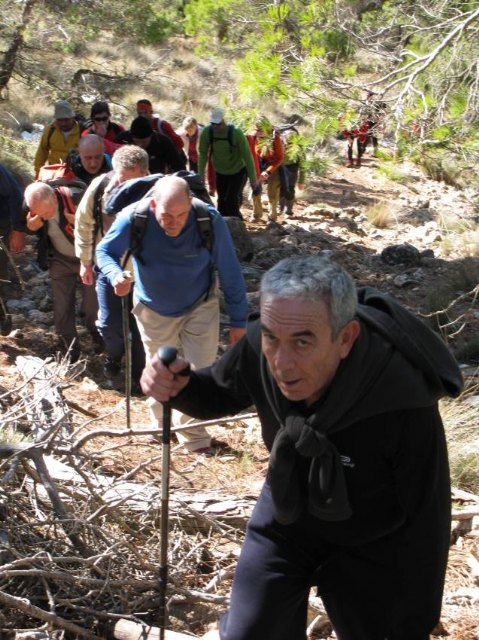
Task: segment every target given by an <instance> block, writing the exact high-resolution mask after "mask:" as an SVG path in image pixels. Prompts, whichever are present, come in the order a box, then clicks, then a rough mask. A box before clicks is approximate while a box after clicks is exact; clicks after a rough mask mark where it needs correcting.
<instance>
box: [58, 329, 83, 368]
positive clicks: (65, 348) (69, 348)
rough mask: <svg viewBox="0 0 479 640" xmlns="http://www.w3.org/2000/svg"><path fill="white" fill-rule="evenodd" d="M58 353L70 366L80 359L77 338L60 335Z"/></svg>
mask: <svg viewBox="0 0 479 640" xmlns="http://www.w3.org/2000/svg"><path fill="white" fill-rule="evenodd" d="M60 351H61V353H62V355H63V356H64V357H65V358H66V359H67V360H68V362H69V363H70V364H75V362H78V360H79V359H80V355H81V351H80V341H79V340H78V338H77V337H72V336H64V335H60Z"/></svg>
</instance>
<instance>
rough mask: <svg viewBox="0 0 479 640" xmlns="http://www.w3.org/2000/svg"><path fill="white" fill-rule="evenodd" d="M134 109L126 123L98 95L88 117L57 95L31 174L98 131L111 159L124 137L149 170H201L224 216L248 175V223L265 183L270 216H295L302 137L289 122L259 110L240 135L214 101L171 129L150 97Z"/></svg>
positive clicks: (236, 208) (258, 213) (235, 207)
mask: <svg viewBox="0 0 479 640" xmlns="http://www.w3.org/2000/svg"><path fill="white" fill-rule="evenodd" d="M136 113H137V116H136V118H135V119H134V120H133V121H132V122H131V125H130V128H129V129H128V130H127V129H125V127H124V126H123V125H122V124H120V123H117V122H114V121H113V120H112V117H111V111H110V108H109V105H108V103H107V102H104V101H99V102H95V103H94V104H93V105H92V107H91V111H90V118H89V119H88V120H85V119H83V118H81V117H80V116H79V115H78V114H76V113H75V112H74V110H73V108H72V107H71V105H70V104H69V103H68V102H67V101H65V100H59V101H57V102H56V103H55V109H54V122H53V123H52V124H50V125H49V126H47V127H46V128H45V130H44V131H43V135H42V137H41V140H40V143H39V146H38V150H37V153H36V156H35V163H34V165H35V175H36V177H38V174H39V171H40V169H41V167H43V166H44V165H45V164H49V165H51V164H57V163H59V162H60V161H67V160H68V158H69V155H70V154H71V153H75V152H76V151H77V150H78V145H79V143H80V141H81V140H82V139H83V138H84V137H86V136H91V135H96V136H98V137H99V138H101V140H102V141H103V146H104V153H105V154H106V155H107V157H109V158H110V159H111V157H112V156H113V155H114V153H115V152H116V151H117V150H118V149H119V148H120V147H121V146H123V145H124V144H134V145H136V146H139V147H141V148H142V149H145V151H146V152H147V153H148V157H149V171H150V172H151V173H172V172H175V171H181V170H183V169H186V167H188V168H189V170H190V171H193V172H195V173H198V174H199V175H200V177H201V178H202V179H204V181H205V184H207V186H208V191H209V194H210V195H211V196H213V195H215V194H216V195H217V207H218V210H219V212H220V213H221V214H222V215H223V216H236V217H239V218H242V215H241V210H240V208H241V204H242V196H243V190H244V187H245V186H246V183H247V182H248V180H249V183H250V187H251V192H252V194H251V197H252V199H253V206H254V215H253V216H252V217H251V220H250V221H251V222H257V221H259V220H260V219H261V218H262V217H263V211H262V204H261V195H260V194H261V191H262V187H263V186H265V187H266V191H267V196H268V202H269V208H268V219H269V220H276V219H277V216H278V213H282V214H284V215H287V216H292V215H293V204H294V195H295V188H296V186H298V187H299V188H302V187H303V185H304V182H305V172H306V157H305V151H304V140H303V139H302V137H301V136H300V134H299V131H298V129H297V128H296V126H295V125H294V124H286V125H280V126H279V127H273V125H272V124H271V123H270V122H269V120H268V119H267V118H265V117H264V116H258V118H257V121H256V123H255V130H254V131H253V132H252V133H248V134H246V135H245V134H244V133H243V131H242V130H241V129H240V128H239V127H237V126H235V125H233V124H230V123H226V121H225V111H224V109H221V108H216V109H213V111H212V113H211V117H210V121H209V123H208V124H207V125H206V126H203V125H201V124H199V123H198V121H197V120H196V118H194V117H192V116H187V117H185V118H184V120H183V122H182V125H181V127H179V128H178V129H175V128H174V127H173V126H172V125H171V124H170V123H169V122H168V121H167V120H165V119H163V118H161V117H160V116H159V115H158V114H155V113H154V112H153V106H152V104H151V102H150V101H149V100H147V99H141V100H138V102H137V103H136ZM77 158H78V156H77Z"/></svg>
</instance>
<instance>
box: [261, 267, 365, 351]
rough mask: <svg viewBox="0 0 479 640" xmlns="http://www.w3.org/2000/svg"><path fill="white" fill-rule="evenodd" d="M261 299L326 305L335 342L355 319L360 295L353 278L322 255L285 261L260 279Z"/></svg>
mask: <svg viewBox="0 0 479 640" xmlns="http://www.w3.org/2000/svg"><path fill="white" fill-rule="evenodd" d="M260 295H261V298H263V296H272V297H274V298H295V299H298V300H311V301H317V302H324V303H326V305H327V307H328V310H329V318H330V323H331V330H332V335H333V339H335V338H336V337H337V336H338V334H339V332H340V331H341V329H342V328H343V327H344V326H345V325H346V324H347V323H348V322H349V321H350V320H352V319H353V318H354V316H355V314H356V309H357V304H358V302H357V293H356V287H355V285H354V282H353V279H352V278H351V276H350V275H349V274H348V273H347V272H346V271H345V270H344V269H343V268H342V267H340V266H339V265H338V264H336V263H334V262H332V261H331V260H329V259H328V258H324V257H321V256H293V257H291V258H285V259H284V260H281V261H280V262H278V263H277V264H275V265H274V266H273V267H271V269H269V270H268V271H267V272H266V273H265V274H264V276H263V278H262V280H261V288H260Z"/></svg>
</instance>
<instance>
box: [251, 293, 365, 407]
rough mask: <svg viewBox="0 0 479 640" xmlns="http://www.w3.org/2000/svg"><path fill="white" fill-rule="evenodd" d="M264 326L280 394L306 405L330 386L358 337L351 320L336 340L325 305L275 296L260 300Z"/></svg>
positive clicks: (263, 340) (267, 352)
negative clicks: (302, 401)
mask: <svg viewBox="0 0 479 640" xmlns="http://www.w3.org/2000/svg"><path fill="white" fill-rule="evenodd" d="M261 325H262V334H261V335H262V337H261V345H262V350H263V353H264V355H265V358H266V360H267V362H268V366H269V369H270V371H271V374H272V376H273V378H274V379H275V381H276V384H277V385H278V387H279V389H280V391H281V393H282V394H283V395H284V396H285V397H286V398H287V399H288V400H292V401H300V400H304V401H305V402H306V404H308V405H311V404H313V403H314V402H316V400H318V399H319V398H320V397H321V396H322V395H323V393H324V392H325V391H326V389H327V388H328V386H329V385H330V384H331V381H332V380H333V378H334V376H335V374H336V371H337V369H338V367H339V364H340V362H341V360H342V359H343V358H345V357H346V356H347V355H348V354H349V352H350V350H351V347H352V346H353V344H354V341H355V340H356V338H357V336H358V333H359V324H358V323H357V321H355V320H353V321H351V322H348V324H347V325H346V326H345V327H343V329H342V330H341V331H340V333H339V335H338V337H337V338H336V339H334V340H333V339H332V331H331V325H330V320H329V312H328V308H327V306H326V304H325V303H324V302H312V301H309V300H298V299H294V300H293V299H290V298H277V297H273V296H271V295H265V296H263V298H262V300H261Z"/></svg>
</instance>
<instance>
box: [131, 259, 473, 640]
mask: <svg viewBox="0 0 479 640" xmlns="http://www.w3.org/2000/svg"><path fill="white" fill-rule="evenodd" d="M260 309H261V315H260V317H256V319H254V318H250V320H249V321H248V327H247V334H246V336H245V337H244V338H242V339H241V340H240V341H239V342H238V343H237V344H235V345H234V346H233V347H232V348H231V349H229V350H228V351H227V352H226V353H225V354H224V355H223V356H222V357H221V358H220V359H218V360H217V361H216V362H215V363H214V364H213V365H212V366H211V367H208V368H206V369H202V370H200V371H192V372H191V373H190V374H189V375H187V374H186V371H185V369H186V362H185V361H184V360H183V359H182V358H177V359H176V360H175V361H174V362H172V363H171V364H170V365H169V367H168V368H167V367H166V366H164V365H163V364H162V363H161V362H160V361H158V359H157V358H153V359H152V360H150V362H149V363H147V365H146V367H145V369H144V371H143V375H142V379H141V384H142V388H143V391H144V392H145V394H146V395H149V396H152V397H154V398H155V399H156V400H159V401H161V402H166V401H168V400H170V401H171V404H172V407H176V408H177V409H180V410H181V411H184V412H185V413H187V414H188V415H191V416H195V417H197V418H201V419H211V418H213V419H217V418H218V417H220V416H225V415H234V414H235V413H237V412H238V411H241V410H243V409H245V408H246V407H249V406H250V405H251V404H254V405H255V406H256V409H257V411H258V416H259V419H260V421H261V428H262V435H263V439H264V442H265V445H266V446H267V448H268V449H269V450H270V452H271V454H270V461H269V469H268V474H267V478H266V480H265V483H264V487H263V490H262V491H261V494H260V496H259V498H258V502H257V504H256V506H255V508H254V510H253V513H252V515H251V519H250V521H249V523H248V527H247V531H246V537H245V540H244V543H243V547H242V550H241V554H240V557H239V560H238V566H237V568H236V572H235V578H234V581H233V587H232V593H231V599H230V606H229V610H228V612H227V614H226V615H225V616H223V618H222V619H221V622H220V628H219V636H218V635H216V637H217V638H220V639H221V640H300V639H301V640H303V639H305V638H306V620H307V604H308V595H309V591H310V588H311V587H317V588H318V591H319V595H320V596H321V598H322V600H323V603H324V606H325V608H326V611H327V613H328V616H329V619H330V621H331V624H332V626H333V628H334V631H335V633H336V637H337V638H338V639H340V640H429V634H430V632H431V631H432V629H433V627H434V626H435V625H436V624H437V622H438V621H439V615H440V609H441V598H442V591H443V586H444V578H445V572H446V564H447V553H448V547H449V538H450V507H451V504H450V503H451V494H450V485H449V469H448V461H447V450H446V441H445V437H444V429H443V425H442V422H441V417H440V415H439V411H438V406H437V405H438V399H439V398H441V397H443V396H447V395H450V396H457V395H458V394H459V393H460V392H461V389H462V376H461V372H460V370H459V368H458V366H457V364H456V363H455V361H454V359H453V358H452V356H451V355H450V354H449V352H448V350H447V348H446V346H445V345H444V343H443V342H442V341H441V339H440V338H439V336H437V335H436V334H435V333H433V332H432V331H431V330H430V329H429V328H428V327H427V326H426V325H425V324H423V323H422V322H421V321H420V320H419V319H418V318H416V316H414V315H413V314H412V313H410V312H409V311H407V310H406V309H405V308H404V307H402V306H401V305H400V304H399V303H398V302H396V301H395V300H394V299H393V298H390V297H389V296H387V295H384V294H382V293H380V292H379V291H375V290H373V289H371V288H369V287H365V288H363V289H360V290H359V291H356V290H355V287H354V285H353V282H352V279H351V278H350V277H349V276H348V274H347V273H346V272H345V271H344V270H343V269H342V268H341V267H340V266H339V265H337V264H334V263H332V262H330V261H329V260H326V259H324V258H321V257H320V256H308V257H305V256H294V257H291V258H286V259H285V260H282V261H281V262H279V263H277V264H275V265H274V266H273V267H272V268H271V269H270V270H269V271H268V272H267V273H266V274H265V276H264V277H263V279H262V282H261V291H260ZM180 373H182V374H183V375H179V374H180ZM208 637H210V636H208Z"/></svg>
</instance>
